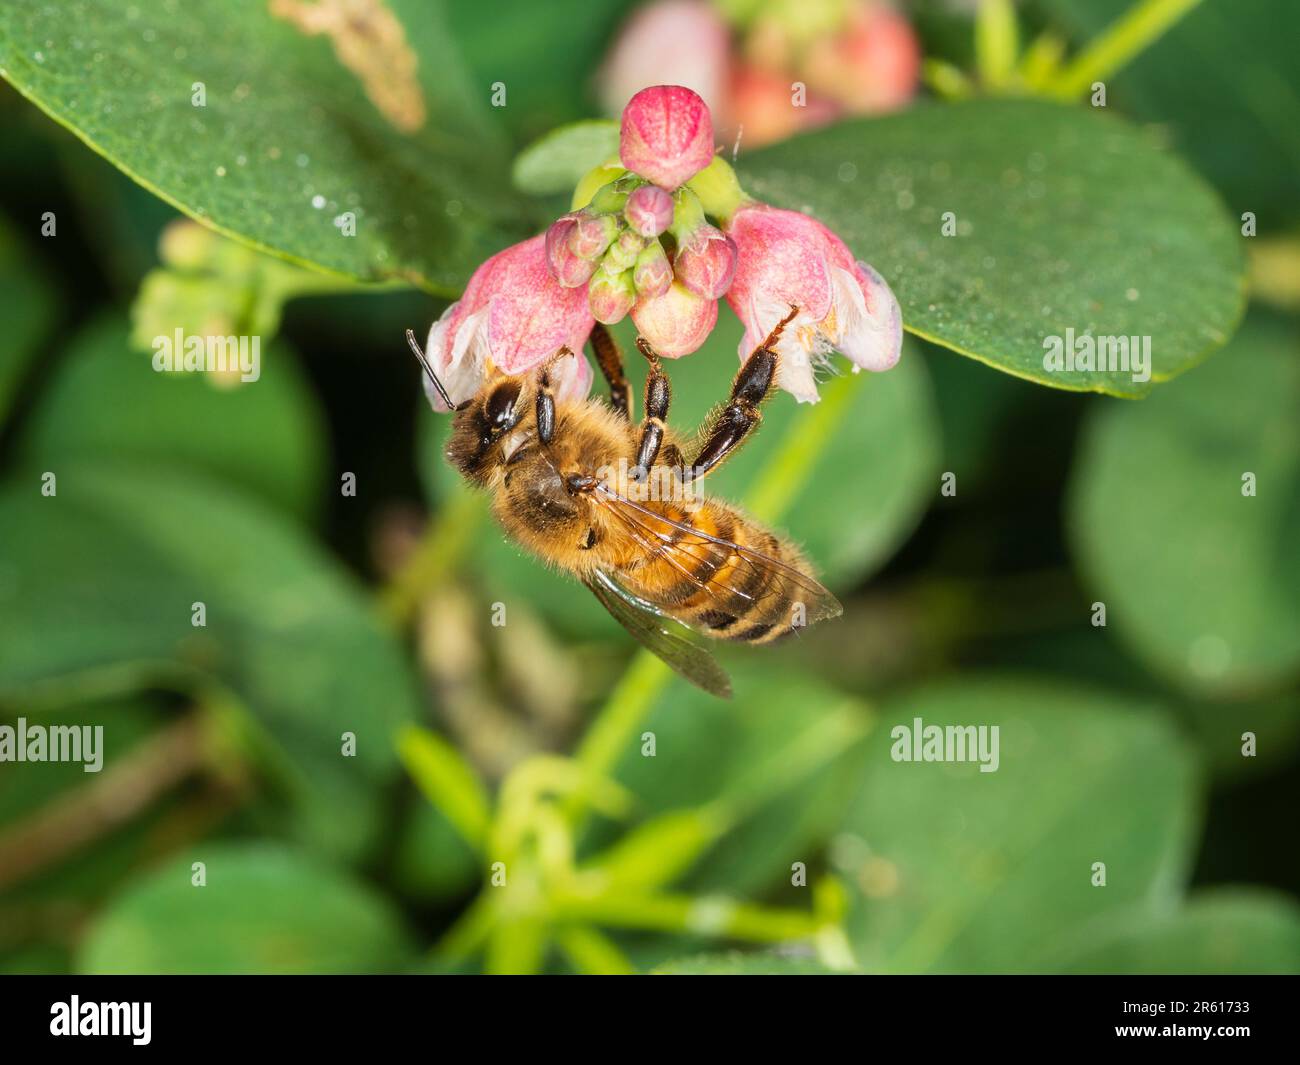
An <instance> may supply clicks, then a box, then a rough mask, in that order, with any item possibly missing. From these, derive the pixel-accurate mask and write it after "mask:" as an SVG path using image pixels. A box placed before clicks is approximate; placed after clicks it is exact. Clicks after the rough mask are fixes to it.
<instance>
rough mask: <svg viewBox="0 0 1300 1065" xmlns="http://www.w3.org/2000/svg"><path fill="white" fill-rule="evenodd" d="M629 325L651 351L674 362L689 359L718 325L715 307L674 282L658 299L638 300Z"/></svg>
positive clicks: (713, 303)
mask: <svg viewBox="0 0 1300 1065" xmlns="http://www.w3.org/2000/svg"><path fill="white" fill-rule="evenodd" d="M632 321H634V322H635V323H636V327H637V330H638V331H639V332H640V334H641V335H642V336H643V337H645V338H646V340H648V341H649V342H650V345H651V347H653V348H654V349H655V351H657V352H658V353H659V354H660V355H663V356H664V357H665V358H669V359H676V358H679V357H680V356H682V355H689V354H690V353H691V352H692V351H695V350H697V349H698V348H699V346H700V345H701V344H703V343H704V341H705V340H706V339H708V336H709V333H711V332H712V331H713V327H714V325H715V324H716V323H717V321H718V304H717V301H716V300H706V299H701V298H700V297H699V296H697V295H695V293H694V292H692V291H691V290H690V289H688V288H686V287H685V286H684V285H679V284H677V283H675V282H674V283H673V284H672V285H670V286H669V288H668V291H667V292H665V293H664V294H663V295H662V296H642V297H641V298H640V299H638V300H637V301H636V303H635V304H634V305H633V307H632Z"/></svg>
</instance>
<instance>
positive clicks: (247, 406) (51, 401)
mask: <svg viewBox="0 0 1300 1065" xmlns="http://www.w3.org/2000/svg"><path fill="white" fill-rule="evenodd" d="M260 370H261V376H260V377H259V378H258V379H257V380H256V381H250V382H242V383H241V382H238V381H234V382H230V383H226V384H223V383H220V382H218V381H217V380H216V379H215V378H214V377H213V375H211V374H185V373H158V372H155V371H154V369H153V365H152V356H151V355H150V354H148V353H140V352H137V351H132V350H131V348H130V345H129V344H128V342H127V327H126V325H125V323H124V322H122V321H121V320H119V319H117V318H112V317H105V318H100V319H99V320H97V321H96V322H95V323H94V324H92V325H91V326H89V327H88V328H87V329H86V330H85V331H84V332H82V333H80V334H78V335H77V336H76V337H74V338H73V340H72V342H71V344H70V345H69V350H68V351H67V352H66V353H65V354H64V358H63V361H62V362H61V363H60V364H59V365H58V366H57V369H56V372H55V374H54V379H53V381H51V382H50V383H49V384H48V385H47V387H46V389H45V391H44V393H43V394H42V396H41V399H40V404H39V406H38V408H37V410H36V412H35V413H34V415H33V416H32V418H31V419H30V421H29V422H28V423H27V426H26V431H25V432H24V434H23V436H22V438H21V440H20V441H19V444H18V457H17V464H18V465H19V466H20V467H22V468H23V469H24V470H26V471H28V472H33V471H34V472H35V474H36V475H37V476H39V474H40V473H41V472H43V471H45V470H53V471H56V472H57V471H59V470H61V469H63V468H64V467H65V465H67V464H69V463H76V462H77V461H78V460H82V459H88V460H92V461H93V460H94V459H96V458H98V457H100V456H103V455H113V456H115V457H117V458H123V459H134V460H137V461H140V462H143V463H161V464H164V465H166V466H167V467H168V468H170V469H172V470H174V471H182V470H195V471H198V472H201V473H204V474H208V475H211V476H213V477H216V478H219V479H221V480H224V481H226V482H228V483H230V484H232V485H235V486H237V487H239V488H240V489H242V490H245V491H247V492H249V493H250V494H252V495H254V496H257V497H259V498H260V499H261V500H262V501H263V502H264V503H268V504H272V505H274V506H277V507H282V508H284V509H286V510H288V511H290V512H292V513H294V514H298V515H301V516H304V517H308V516H311V515H312V514H313V513H314V512H315V511H316V509H317V504H318V500H319V497H320V487H319V486H320V481H321V474H322V471H323V466H324V455H323V454H322V448H321V437H322V434H323V429H324V426H323V420H324V419H323V416H322V414H321V412H320V410H319V408H318V405H317V403H316V400H315V397H314V395H313V394H312V392H311V389H310V388H309V386H308V384H307V382H306V381H305V380H304V378H303V376H302V373H301V371H299V370H298V368H297V366H296V364H295V360H294V356H293V354H292V352H290V351H288V350H287V349H286V348H285V347H284V346H283V345H268V347H267V348H266V350H265V351H262V352H261V357H260Z"/></svg>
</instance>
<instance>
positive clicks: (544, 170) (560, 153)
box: [513, 119, 618, 196]
mask: <svg viewBox="0 0 1300 1065" xmlns="http://www.w3.org/2000/svg"><path fill="white" fill-rule="evenodd" d="M617 155H618V123H617V122H612V121H609V120H605V119H591V120H588V121H586V122H573V123H571V124H569V125H567V126H561V127H560V128H559V129H557V130H554V131H553V132H551V133H548V134H546V136H544V137H542V138H540V139H538V140H536V141H534V142H533V143H532V144H530V145H529V146H528V147H527V148H525V149H524V150H523V151H522V152H520V153H519V155H518V156H516V157H515V165H514V172H513V176H514V183H515V187H516V188H518V189H522V190H523V191H524V192H530V193H532V194H533V195H535V196H546V195H550V194H552V193H559V192H566V193H568V192H572V191H573V187H574V186H575V185H576V184H577V183H578V181H579V180H580V179H581V178H582V177H583V175H585V174H586V173H587V171H589V170H592V169H594V168H595V167H598V166H600V164H601V163H603V162H605V161H606V160H607V159H609V158H610V156H617Z"/></svg>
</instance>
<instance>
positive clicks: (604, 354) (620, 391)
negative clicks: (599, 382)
mask: <svg viewBox="0 0 1300 1065" xmlns="http://www.w3.org/2000/svg"><path fill="white" fill-rule="evenodd" d="M591 348H592V350H593V351H594V352H595V353H596V365H597V366H599V367H600V372H601V374H602V375H603V376H604V378H605V383H606V384H608V385H609V405H610V406H611V407H613V408H614V412H615V413H616V414H621V415H623V417H624V418H628V419H630V418H631V417H632V389H631V388H630V387H629V386H628V383H627V378H626V377H624V376H623V353H622V352H621V351H619V349H618V342H617V341H616V340H615V339H614V337H613V336H612V335H611V334H610V331H609V330H608V329H606V328H605V327H604V326H603V325H601V323H600V322H597V323H596V324H595V326H593V327H592V330H591Z"/></svg>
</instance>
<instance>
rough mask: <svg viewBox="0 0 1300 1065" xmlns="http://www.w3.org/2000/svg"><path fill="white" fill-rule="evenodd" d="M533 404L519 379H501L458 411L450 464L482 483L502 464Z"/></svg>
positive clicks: (453, 426) (450, 448)
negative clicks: (506, 445)
mask: <svg viewBox="0 0 1300 1065" xmlns="http://www.w3.org/2000/svg"><path fill="white" fill-rule="evenodd" d="M529 410H530V404H529V403H528V402H527V397H526V396H525V389H524V382H523V379H522V378H519V377H501V378H498V379H497V380H496V381H493V382H491V383H490V384H488V385H487V386H486V387H485V388H484V389H483V390H482V391H481V392H479V393H478V395H476V396H475V397H474V398H473V399H470V400H468V401H466V402H465V403H462V404H461V405H460V406H459V407H457V408H456V415H455V421H454V422H453V423H452V430H451V439H450V440H449V441H448V442H447V461H448V462H450V463H451V464H452V466H454V467H455V468H456V469H457V470H459V471H460V472H461V473H462V474H463V475H464V476H465V477H467V478H468V479H469V480H471V481H475V482H479V483H482V482H483V481H485V480H486V479H487V476H488V473H489V472H490V470H491V469H492V467H493V465H495V464H496V463H497V462H498V461H500V454H499V452H500V448H501V445H502V443H503V441H504V440H505V438H506V437H507V436H508V435H509V434H510V433H511V432H512V431H513V430H515V429H517V428H518V427H519V425H520V422H521V421H522V420H523V419H524V418H525V416H527V415H528V413H529Z"/></svg>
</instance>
